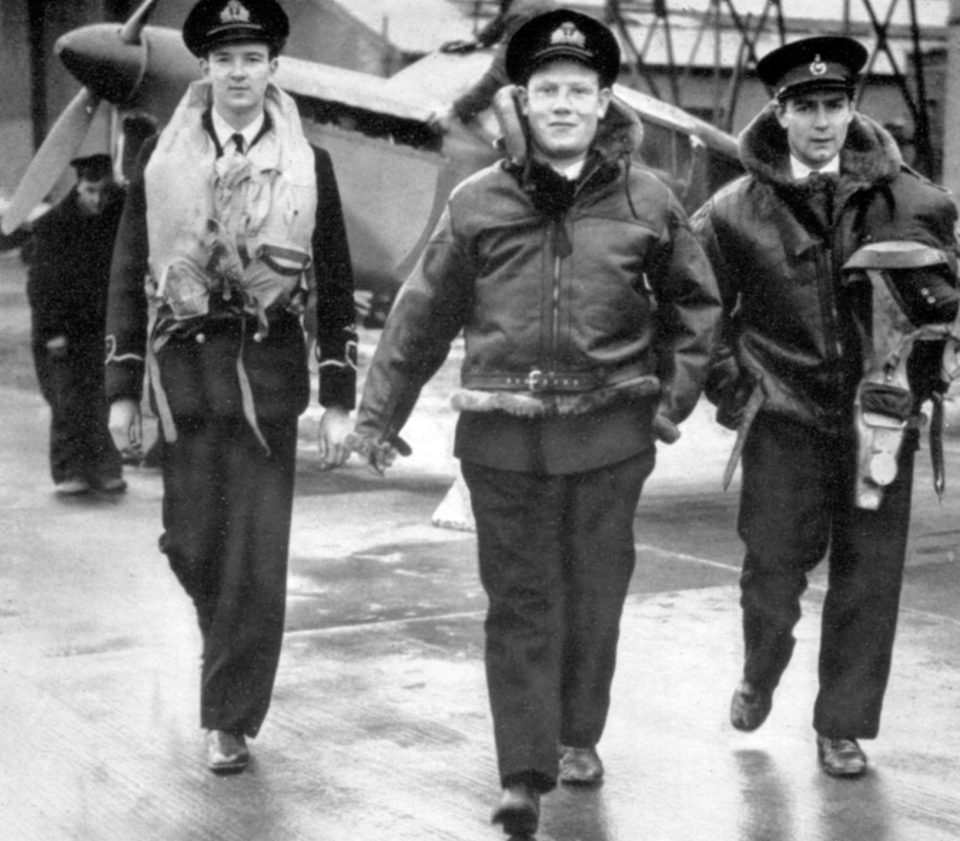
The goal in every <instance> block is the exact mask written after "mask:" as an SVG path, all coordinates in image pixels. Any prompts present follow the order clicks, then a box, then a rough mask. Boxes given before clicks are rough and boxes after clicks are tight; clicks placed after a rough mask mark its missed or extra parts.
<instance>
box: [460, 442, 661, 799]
mask: <svg viewBox="0 0 960 841" xmlns="http://www.w3.org/2000/svg"><path fill="white" fill-rule="evenodd" d="M654 459H655V455H654V451H653V450H650V451H649V452H647V453H644V454H642V455H640V456H637V457H634V458H630V459H627V460H626V461H623V462H620V463H618V464H614V465H610V466H608V467H603V468H601V469H598V470H591V471H587V472H583V473H573V474H568V475H561V476H543V475H538V474H534V473H520V472H512V471H505V470H496V469H493V468H488V467H481V466H479V465H475V464H471V463H469V462H464V463H463V465H462V468H463V476H464V479H465V480H466V483H467V487H468V488H469V489H470V497H471V504H472V507H473V513H474V517H475V519H476V524H477V548H478V553H479V560H480V579H481V582H482V583H483V586H484V589H485V590H486V592H487V596H488V598H489V607H488V610H487V618H486V624H485V630H486V654H485V662H486V671H487V688H488V691H489V695H490V706H491V712H492V715H493V726H494V738H495V741H496V747H497V758H498V765H499V771H500V779H501V782H502V783H503V785H509V784H510V783H511V782H513V781H516V780H519V779H525V780H527V781H529V782H532V783H533V784H534V785H535V786H536V787H537V788H539V789H541V790H543V791H547V790H549V789H551V788H553V787H554V785H555V784H556V778H557V771H558V764H557V760H558V753H557V747H558V744H566V745H573V746H577V747H586V746H589V745H595V744H596V743H597V742H598V741H599V740H600V737H601V735H602V734H603V728H604V725H605V724H606V718H607V710H608V708H609V706H610V684H611V682H612V680H613V672H614V667H615V665H616V655H617V640H618V637H619V632H620V614H621V612H622V609H623V603H624V599H625V598H626V594H627V587H628V585H629V583H630V576H631V574H632V572H633V568H634V564H635V562H636V555H635V550H634V542H633V518H634V514H635V511H636V507H637V503H638V501H639V499H640V491H641V489H642V487H643V483H644V481H645V480H646V478H647V476H649V475H650V472H651V471H652V470H653V465H654Z"/></svg>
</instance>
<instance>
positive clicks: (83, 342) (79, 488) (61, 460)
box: [27, 154, 126, 495]
mask: <svg viewBox="0 0 960 841" xmlns="http://www.w3.org/2000/svg"><path fill="white" fill-rule="evenodd" d="M72 164H73V166H74V168H75V169H76V171H77V184H76V186H74V188H73V189H72V190H70V192H69V193H68V194H67V195H66V196H65V197H64V198H63V200H62V201H61V202H59V204H57V205H56V206H54V207H53V208H51V210H50V211H48V212H47V213H46V214H44V215H43V216H42V217H40V219H38V220H37V222H36V223H35V228H34V234H33V236H34V240H33V244H32V246H31V265H30V269H29V275H28V281H27V296H28V297H29V299H30V310H31V315H32V319H33V358H34V363H35V364H36V369H37V379H38V380H39V381H40V391H41V392H42V393H43V396H44V398H45V399H46V401H47V403H49V404H50V410H51V413H52V417H51V421H50V472H51V474H52V476H53V481H54V483H55V491H56V493H58V494H61V495H69V494H80V493H85V492H86V491H89V490H90V489H91V488H94V489H96V490H99V491H102V492H106V493H122V492H123V491H124V490H125V489H126V484H125V483H124V481H123V478H122V466H121V464H120V455H119V453H118V452H117V449H116V447H115V446H114V445H113V441H112V439H111V438H110V432H109V431H108V429H107V402H106V398H105V396H104V391H103V341H104V319H105V317H106V307H107V290H108V288H109V283H110V257H111V255H112V254H113V243H114V238H115V237H116V233H117V225H118V224H119V222H120V213H121V211H122V210H123V188H122V187H120V186H119V185H118V184H117V183H116V182H115V181H114V178H113V164H112V161H111V160H110V156H109V155H104V154H97V155H90V156H89V157H85V158H77V159H76V160H74V161H72Z"/></svg>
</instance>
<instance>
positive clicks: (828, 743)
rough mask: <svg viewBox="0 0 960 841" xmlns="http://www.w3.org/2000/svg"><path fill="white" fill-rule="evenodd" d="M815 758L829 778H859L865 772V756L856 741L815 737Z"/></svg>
mask: <svg viewBox="0 0 960 841" xmlns="http://www.w3.org/2000/svg"><path fill="white" fill-rule="evenodd" d="M817 756H818V757H819V759H820V767H821V768H823V770H824V771H825V772H826V773H828V774H829V775H830V776H831V777H860V776H862V775H863V774H865V773H866V772H867V755H866V754H865V753H864V752H863V749H862V748H861V747H860V745H859V744H858V743H857V740H856V739H831V738H830V737H829V736H817Z"/></svg>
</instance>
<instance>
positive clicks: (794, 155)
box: [691, 37, 957, 777]
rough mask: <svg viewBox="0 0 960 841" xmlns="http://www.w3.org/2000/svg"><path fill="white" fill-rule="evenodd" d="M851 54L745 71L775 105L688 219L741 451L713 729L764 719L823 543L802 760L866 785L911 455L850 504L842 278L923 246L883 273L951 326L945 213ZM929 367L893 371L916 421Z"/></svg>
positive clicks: (939, 194) (860, 352) (801, 44)
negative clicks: (730, 653) (731, 584)
mask: <svg viewBox="0 0 960 841" xmlns="http://www.w3.org/2000/svg"><path fill="white" fill-rule="evenodd" d="M865 60H866V50H865V49H864V48H863V47H862V46H861V45H860V44H858V43H857V42H856V41H853V40H852V39H849V38H841V37H817V38H809V39H804V40H801V41H797V42H794V43H791V44H787V45H786V46H784V47H781V48H779V49H778V50H775V51H774V52H772V53H770V54H769V55H767V56H766V57H764V59H763V60H762V61H761V62H760V63H759V65H758V68H757V70H758V73H759V74H760V76H761V78H762V79H763V80H764V81H765V82H766V83H767V84H768V85H769V86H771V87H772V88H773V89H774V91H775V94H776V95H775V99H774V100H773V101H772V102H771V103H770V104H769V105H768V106H767V107H766V108H764V109H763V111H761V113H760V114H759V115H758V116H757V117H756V118H755V119H754V120H753V122H752V123H751V124H750V125H749V126H747V128H746V129H745V130H744V131H743V133H742V134H741V137H740V157H741V161H742V163H743V164H744V166H745V168H746V170H747V174H746V175H745V176H743V177H741V178H740V179H738V180H737V181H735V182H733V183H732V184H730V185H727V186H726V187H724V188H722V189H721V190H720V191H719V192H718V193H717V194H716V195H715V196H714V197H713V198H712V199H711V200H709V201H708V202H707V203H706V204H705V205H704V206H703V207H702V208H701V209H700V210H699V211H697V213H696V214H694V216H693V218H692V220H691V224H692V225H693V228H694V230H695V231H696V232H697V235H698V236H699V237H700V239H701V242H702V243H703V244H704V247H705V248H706V250H707V254H708V255H709V257H710V260H711V262H712V264H713V267H714V270H715V271H716V273H717V280H718V283H719V285H720V291H721V296H722V299H723V306H724V322H723V330H722V340H721V344H720V347H719V349H718V353H717V354H716V356H715V359H714V362H713V365H712V367H711V372H710V377H709V379H708V383H707V396H708V397H709V398H710V399H711V400H712V401H713V402H714V403H715V404H716V405H717V406H718V415H717V416H718V420H719V421H720V422H721V423H723V424H725V425H727V426H729V427H731V428H738V427H739V439H738V442H739V443H740V444H742V454H743V485H742V491H741V499H740V512H739V523H738V530H739V534H740V536H741V538H742V539H743V541H744V543H745V545H746V556H745V559H744V562H743V572H742V575H741V579H740V585H741V593H742V597H741V605H742V609H743V635H744V642H745V649H746V656H745V664H744V671H743V678H742V681H741V682H740V684H739V685H738V686H737V688H736V691H735V692H734V695H733V700H732V704H731V711H730V715H731V722H732V724H733V726H734V727H736V728H738V729H741V730H753V729H755V728H757V727H759V726H760V725H761V724H762V723H763V721H764V720H765V718H766V716H767V715H768V713H769V712H770V709H771V704H772V696H773V691H774V689H775V688H776V686H777V683H778V681H779V679H780V677H781V675H782V673H783V671H784V669H785V668H786V667H787V663H788V662H789V660H790V656H791V653H792V651H793V647H794V637H793V633H792V629H793V626H794V625H795V624H796V622H797V620H798V619H799V617H800V596H801V594H802V593H803V591H804V589H805V587H806V583H807V574H808V573H809V572H810V571H811V570H812V569H813V568H814V567H815V566H816V565H817V564H818V563H819V562H820V561H821V560H822V559H823V557H824V555H825V554H826V553H827V551H828V548H829V567H830V573H829V586H828V591H827V596H826V600H825V602H824V606H823V618H822V629H821V640H820V664H819V679H820V691H819V694H818V697H817V700H816V706H815V709H814V715H813V726H814V729H815V730H816V734H817V738H816V741H817V748H818V756H819V760H820V764H821V766H822V768H823V770H824V771H825V772H827V773H828V774H831V775H833V776H838V777H853V776H859V775H861V774H863V773H864V772H865V771H866V768H867V764H866V757H865V755H864V753H863V750H862V748H861V747H860V745H859V742H858V739H863V738H866V739H869V738H874V737H876V735H877V732H878V728H879V722H880V710H881V705H882V702H883V695H884V691H885V689H886V685H887V679H888V675H889V671H890V660H891V653H892V648H893V640H894V632H895V629H896V621H897V612H898V603H899V597H900V589H901V583H902V577H903V566H904V556H905V551H906V541H907V529H908V525H909V518H910V497H911V483H912V473H913V459H914V452H915V450H916V447H917V431H916V429H913V430H908V431H907V432H906V433H905V439H904V442H903V444H902V446H901V448H900V450H899V453H898V456H897V459H896V465H895V478H893V477H888V478H892V482H891V483H890V484H889V485H887V486H886V487H885V488H883V491H882V501H880V503H879V508H878V509H877V510H868V509H866V508H864V507H859V506H858V505H857V504H856V498H855V493H854V490H855V486H856V485H857V482H858V443H857V434H856V428H857V423H856V419H855V417H854V406H855V402H856V399H857V394H858V387H859V385H860V382H861V378H862V375H863V374H864V370H865V365H868V364H869V362H870V359H869V341H868V342H865V340H864V339H865V337H866V338H867V339H868V340H869V333H870V328H869V325H870V314H871V298H870V294H869V293H868V294H867V295H866V296H865V295H864V294H863V291H862V289H858V288H857V285H856V284H850V283H848V282H846V280H845V277H846V276H845V274H844V273H843V267H844V265H845V264H847V262H848V261H849V260H850V257H851V255H853V254H854V253H855V252H857V251H858V249H861V248H862V247H864V246H870V245H871V244H872V243H890V242H891V241H904V240H905V241H909V242H914V243H919V244H923V245H925V246H929V247H933V248H935V249H939V250H940V251H941V252H942V253H943V254H945V255H947V259H946V260H945V261H944V263H942V264H941V265H937V266H930V267H917V268H915V269H902V270H898V271H896V272H891V274H895V275H896V276H895V278H894V281H895V283H896V284H897V286H898V287H899V290H900V295H901V298H902V300H903V302H904V305H905V308H906V310H907V312H906V315H907V316H909V319H910V321H911V322H912V323H914V324H916V325H921V324H925V323H930V322H949V321H952V319H953V318H954V317H955V314H956V300H957V295H956V291H955V289H954V276H953V271H952V270H951V264H953V266H954V267H955V262H954V260H955V258H954V245H953V243H954V225H955V223H956V211H955V209H954V205H953V201H952V200H951V197H950V195H949V194H948V193H947V192H946V191H945V190H943V189H941V188H940V187H937V186H935V185H933V184H931V183H930V182H928V181H926V180H925V179H923V178H921V177H920V176H918V175H917V174H916V173H914V172H913V171H911V170H909V169H908V168H907V167H906V166H905V165H904V164H903V163H902V160H901V156H900V153H899V150H898V149H897V146H896V143H895V141H894V140H893V138H892V137H891V136H890V135H889V134H888V133H887V132H886V131H885V130H884V129H882V128H881V127H880V126H879V125H877V124H876V123H875V122H874V121H872V120H871V119H869V118H868V117H866V116H864V115H862V114H859V113H858V112H856V111H855V110H854V107H853V99H852V95H853V90H854V86H855V83H856V78H857V74H858V73H859V71H860V68H861V67H862V66H863V64H864V62H865ZM868 288H869V286H868ZM938 362H939V360H938V358H937V357H936V354H930V353H925V352H922V351H921V352H919V353H916V354H915V358H911V360H910V369H911V380H912V382H911V390H912V391H913V393H914V395H916V398H917V399H916V405H915V406H914V414H915V413H916V407H917V406H919V405H920V402H921V401H922V400H923V399H925V398H926V397H928V396H929V393H930V386H931V384H932V385H933V387H934V388H936V387H937V385H938V379H939V378H938V374H939V368H938V366H937V363H938ZM925 369H926V370H925Z"/></svg>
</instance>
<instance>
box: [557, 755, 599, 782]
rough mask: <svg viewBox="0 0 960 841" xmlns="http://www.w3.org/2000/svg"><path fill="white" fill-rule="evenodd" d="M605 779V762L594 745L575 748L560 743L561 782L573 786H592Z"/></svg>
mask: <svg viewBox="0 0 960 841" xmlns="http://www.w3.org/2000/svg"><path fill="white" fill-rule="evenodd" d="M602 779H603V762H601V761H600V754H598V753H597V749H596V748H595V747H593V746H592V745H591V746H590V747H588V748H574V747H570V746H569V745H560V782H561V783H566V784H567V785H572V786H592V785H596V784H597V783H599V782H600V781H601V780H602Z"/></svg>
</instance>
